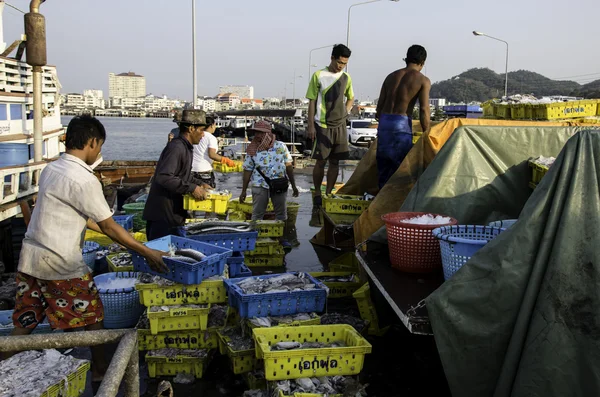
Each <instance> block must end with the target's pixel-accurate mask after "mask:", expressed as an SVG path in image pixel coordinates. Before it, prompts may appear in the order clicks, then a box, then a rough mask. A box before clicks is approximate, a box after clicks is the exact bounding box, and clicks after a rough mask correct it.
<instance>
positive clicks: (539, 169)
mask: <svg viewBox="0 0 600 397" xmlns="http://www.w3.org/2000/svg"><path fill="white" fill-rule="evenodd" d="M529 167H530V168H531V183H532V184H534V185H535V186H537V184H538V183H540V182H541V180H542V178H543V177H544V175H546V173H547V172H548V170H549V169H550V168H549V167H547V166H545V165H542V164H538V163H535V162H533V161H529Z"/></svg>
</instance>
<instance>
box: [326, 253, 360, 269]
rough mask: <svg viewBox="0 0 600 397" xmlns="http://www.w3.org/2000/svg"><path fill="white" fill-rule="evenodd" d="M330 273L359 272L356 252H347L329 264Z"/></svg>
mask: <svg viewBox="0 0 600 397" xmlns="http://www.w3.org/2000/svg"><path fill="white" fill-rule="evenodd" d="M328 267H329V271H332V272H354V273H356V272H358V271H359V264H358V259H357V258H356V254H355V253H354V252H347V253H345V254H344V255H342V256H340V257H338V258H335V259H334V260H332V261H331V262H329V265H328Z"/></svg>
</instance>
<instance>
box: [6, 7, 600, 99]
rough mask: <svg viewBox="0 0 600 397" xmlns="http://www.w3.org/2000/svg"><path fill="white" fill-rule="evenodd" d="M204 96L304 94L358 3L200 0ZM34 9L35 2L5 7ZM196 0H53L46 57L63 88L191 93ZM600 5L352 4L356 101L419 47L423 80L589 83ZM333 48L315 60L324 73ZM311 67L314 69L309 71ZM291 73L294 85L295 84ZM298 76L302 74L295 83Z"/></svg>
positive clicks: (372, 92)
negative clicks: (127, 77)
mask: <svg viewBox="0 0 600 397" xmlns="http://www.w3.org/2000/svg"><path fill="white" fill-rule="evenodd" d="M195 1H196V11H197V12H196V14H197V54H198V55H197V56H198V68H197V72H198V93H199V94H200V95H207V96H214V95H216V94H218V90H219V86H221V85H228V84H240V85H252V86H254V91H255V97H256V98H262V97H271V96H276V97H281V96H283V95H284V94H285V95H287V97H288V98H292V96H293V93H294V91H295V95H296V97H298V98H300V97H303V96H304V94H305V93H306V87H307V84H308V67H309V53H310V50H311V49H313V48H317V47H323V46H329V45H331V44H335V43H345V41H346V30H347V18H348V8H349V6H350V5H352V4H355V3H357V2H360V0H303V1H302V2H300V1H291V0H252V1H249V0H235V1H234V0H219V1H216V0H212V1H209V0H195ZM9 3H10V4H12V5H14V6H16V7H18V8H20V9H22V10H27V9H28V5H29V1H27V0H9ZM191 5H192V0H139V1H133V0H102V1H97V0H96V1H92V0H47V1H46V2H45V3H43V4H42V6H41V12H42V14H44V15H45V17H46V29H47V38H48V62H49V63H50V64H53V65H56V66H57V69H58V76H59V79H60V81H61V83H62V85H63V92H82V91H83V90H84V89H101V90H103V91H104V95H105V96H108V73H110V72H115V73H122V72H128V71H133V72H136V73H137V74H141V75H143V76H145V77H146V83H147V91H148V93H152V94H155V95H168V96H169V97H174V98H180V99H185V100H191V98H192V92H193V91H192V85H193V84H192V81H193V80H192V33H191V32H192V24H191V20H192V18H191ZM599 12H600V2H599V1H598V0H579V1H578V2H576V3H565V2H564V1H562V0H560V1H559V0H545V1H542V0H525V1H524V0H503V1H501V2H489V1H472V0H471V1H465V0H452V1H446V0H420V1H415V0H413V1H408V0H400V1H398V2H396V1H389V0H382V1H379V2H374V3H371V4H365V5H360V6H356V7H354V8H352V13H351V22H350V48H351V49H352V51H353V52H352V57H351V58H350V62H349V69H348V71H349V73H350V74H351V76H352V80H353V82H354V91H355V96H356V97H357V98H358V99H361V100H373V99H375V98H376V97H377V96H378V94H379V90H380V88H381V83H382V82H383V80H384V78H385V77H386V76H387V75H388V74H389V73H390V72H392V71H394V70H396V69H398V68H401V67H403V66H404V62H403V58H404V57H405V55H406V50H407V48H408V47H409V46H410V45H411V44H421V45H423V46H424V47H425V48H426V49H427V51H428V54H429V55H428V59H427V62H426V66H425V69H424V73H425V74H426V75H427V76H429V77H430V79H431V81H432V82H436V81H440V80H445V79H447V78H450V77H452V76H455V75H457V74H460V73H462V72H463V71H465V70H467V69H470V68H474V67H488V68H491V69H492V70H494V71H496V72H499V73H504V63H505V49H506V47H505V45H504V44H503V43H501V42H497V41H494V40H491V39H488V38H484V37H475V36H473V34H472V31H473V30H478V31H482V32H485V33H487V34H489V35H491V36H495V37H498V38H502V39H503V40H506V41H507V42H509V44H510V53H509V54H510V56H509V70H510V71H512V70H519V69H527V70H531V71H535V72H538V73H541V74H543V75H545V76H547V77H550V78H564V79H571V80H575V81H578V82H581V83H586V82H590V81H592V80H595V79H599V78H600V52H598V51H597V49H596V47H597V46H596V45H595V44H594V43H597V41H598V40H599V38H600V24H599V23H597V18H598V15H600V13H599ZM4 14H5V15H4V40H5V41H6V42H7V43H8V44H10V43H11V42H12V41H13V40H15V39H18V38H19V37H20V34H21V33H23V17H22V14H20V13H19V12H18V11H15V10H13V9H10V8H9V7H6V8H5V12H4ZM330 55H331V50H330V49H329V48H327V49H323V50H316V51H314V52H313V53H312V63H313V64H317V65H318V66H319V67H325V66H326V65H327V64H328V63H329V59H330ZM314 71H315V68H312V69H311V73H312V72H314ZM294 75H295V76H296V79H295V82H296V84H295V87H294V84H293V81H294ZM299 76H302V77H299Z"/></svg>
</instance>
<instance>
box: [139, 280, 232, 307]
mask: <svg viewBox="0 0 600 397" xmlns="http://www.w3.org/2000/svg"><path fill="white" fill-rule="evenodd" d="M135 289H136V290H138V292H139V294H140V303H141V304H142V305H144V306H147V307H150V306H172V305H188V304H195V305H201V304H206V303H223V302H227V291H226V290H225V285H223V280H206V281H203V282H201V283H200V284H190V285H183V284H176V285H158V284H143V283H137V284H136V285H135Z"/></svg>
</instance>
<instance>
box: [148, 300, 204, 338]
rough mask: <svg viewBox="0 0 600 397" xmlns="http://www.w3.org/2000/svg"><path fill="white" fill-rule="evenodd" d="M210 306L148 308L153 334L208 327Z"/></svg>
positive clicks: (201, 329) (202, 329)
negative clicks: (154, 309)
mask: <svg viewBox="0 0 600 397" xmlns="http://www.w3.org/2000/svg"><path fill="white" fill-rule="evenodd" d="M209 311H210V306H209V305H207V306H206V307H203V308H192V307H176V308H169V310H168V311H160V312H151V311H150V308H148V309H147V310H146V316H148V320H149V321H150V332H151V333H152V335H157V334H158V333H163V332H170V331H184V330H200V331H205V330H206V329H207V328H208V313H209Z"/></svg>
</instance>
